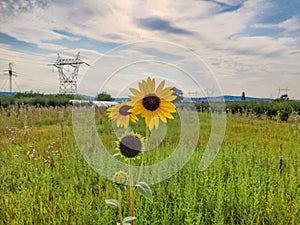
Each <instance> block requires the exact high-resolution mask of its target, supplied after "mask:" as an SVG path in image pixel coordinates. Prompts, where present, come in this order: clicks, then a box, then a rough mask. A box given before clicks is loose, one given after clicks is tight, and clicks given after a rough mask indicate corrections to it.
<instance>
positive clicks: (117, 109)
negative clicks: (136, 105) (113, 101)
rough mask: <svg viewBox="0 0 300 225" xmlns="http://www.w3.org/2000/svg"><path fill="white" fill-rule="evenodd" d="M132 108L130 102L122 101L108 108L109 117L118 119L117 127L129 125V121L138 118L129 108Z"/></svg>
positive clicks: (114, 119) (134, 120)
mask: <svg viewBox="0 0 300 225" xmlns="http://www.w3.org/2000/svg"><path fill="white" fill-rule="evenodd" d="M131 108H132V106H131V103H130V102H121V103H119V104H117V105H115V106H113V107H110V108H108V109H107V114H108V118H109V119H110V120H112V121H116V124H117V127H124V128H126V127H128V124H129V121H132V122H136V121H137V120H138V118H137V117H136V115H135V114H133V113H131V112H130V111H129V110H130V109H131Z"/></svg>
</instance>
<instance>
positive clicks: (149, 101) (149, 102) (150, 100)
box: [143, 94, 160, 111]
mask: <svg viewBox="0 0 300 225" xmlns="http://www.w3.org/2000/svg"><path fill="white" fill-rule="evenodd" d="M159 104H160V99H159V97H157V96H156V95H153V94H150V95H147V96H145V97H144V98H143V106H144V107H145V108H146V109H148V110H150V111H154V110H156V109H157V108H158V107H159Z"/></svg>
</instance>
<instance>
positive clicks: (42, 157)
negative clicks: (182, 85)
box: [0, 106, 300, 225]
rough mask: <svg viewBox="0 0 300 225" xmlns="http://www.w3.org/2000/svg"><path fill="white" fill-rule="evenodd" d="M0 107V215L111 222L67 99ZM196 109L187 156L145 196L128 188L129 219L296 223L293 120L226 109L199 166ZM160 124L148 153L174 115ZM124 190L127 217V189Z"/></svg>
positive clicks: (298, 194)
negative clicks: (194, 142) (211, 155)
mask: <svg viewBox="0 0 300 225" xmlns="http://www.w3.org/2000/svg"><path fill="white" fill-rule="evenodd" d="M0 114H1V119H0V224H10V225H11V224H18V225H19V224H100V225H104V224H105V225H108V224H116V223H117V222H119V221H118V210H114V209H112V208H109V207H108V206H107V205H106V204H105V199H110V198H116V199H117V198H118V189H117V188H116V186H115V185H114V184H113V183H112V182H111V181H109V180H106V179H105V178H103V177H101V176H100V175H99V174H97V173H96V172H95V171H94V170H93V169H92V168H91V167H90V166H89V165H88V164H87V163H86V161H85V160H84V159H83V157H82V155H81V153H80V151H79V149H78V147H77V144H76V142H75V138H74V136H73V133H72V108H71V107H70V106H69V107H55V108H54V107H47V108H46V107H45V108H37V107H32V106H28V107H26V106H24V107H20V108H19V107H15V108H14V107H12V108H9V109H3V108H2V109H1V111H0ZM199 118H200V122H201V123H200V126H201V134H200V141H199V143H198V147H197V149H196V151H195V153H194V155H193V156H192V158H191V160H190V161H189V162H188V163H187V164H186V165H185V167H184V168H183V169H182V170H180V171H179V172H178V173H177V174H176V175H174V176H173V177H172V178H170V179H169V180H166V181H163V182H161V183H158V184H154V185H151V189H152V192H153V202H150V201H148V200H146V199H145V198H143V196H141V195H139V194H137V195H136V201H135V214H136V216H137V220H136V225H140V224H141V225H144V224H151V225H154V224H157V225H159V224H163V225H176V224H178V225H179V224H195V225H198V224H232V225H235V224H270V225H271V224H272V225H274V224H278V225H280V224H295V225H296V224H300V179H299V172H300V171H299V169H300V153H299V152H300V141H299V140H300V129H299V124H298V122H297V121H296V122H293V123H292V122H279V121H274V120H269V119H267V118H264V119H263V118H261V119H257V118H253V117H251V115H248V116H245V115H240V114H238V115H237V114H235V115H228V117H227V128H226V135H225V138H224V142H223V144H222V147H221V149H220V151H219V154H218V155H217V157H216V159H215V161H214V162H213V163H212V164H211V166H210V167H209V168H208V169H206V170H205V171H204V172H200V171H199V170H198V167H199V163H200V159H201V156H202V153H203V151H204V149H205V147H206V143H207V140H208V137H209V133H210V114H208V113H199ZM96 121H97V131H98V133H99V134H100V135H101V136H102V137H103V142H104V143H105V145H106V146H107V147H108V148H111V149H113V148H114V147H113V144H114V141H115V139H114V138H113V135H112V133H111V132H112V131H111V128H110V126H109V123H108V122H107V118H106V116H105V113H104V112H103V111H101V110H97V113H96ZM298 121H299V120H298ZM169 125H170V127H171V129H168V136H167V139H166V140H165V141H164V142H163V143H162V147H161V148H160V149H159V151H156V152H155V153H153V154H157V156H155V155H154V156H152V157H153V158H155V159H160V158H163V157H164V156H165V155H164V154H162V152H165V153H168V152H170V148H171V147H172V146H171V145H172V144H171V143H173V142H174V140H173V139H172V138H176V135H178V133H177V131H178V129H176V126H178V124H177V123H176V121H174V122H171V123H170V124H169ZM148 160H150V159H148ZM149 163H151V162H149ZM123 198H124V201H123V204H124V205H123V206H124V207H122V214H123V215H124V216H127V215H128V214H129V212H128V211H129V210H128V195H127V194H126V195H124V197H123Z"/></svg>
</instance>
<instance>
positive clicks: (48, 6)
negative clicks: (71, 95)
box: [0, 0, 300, 99]
mask: <svg viewBox="0 0 300 225" xmlns="http://www.w3.org/2000/svg"><path fill="white" fill-rule="evenodd" d="M0 23H1V26H0V48H1V51H0V69H1V70H5V69H7V67H8V63H9V62H13V63H14V66H13V68H14V70H15V71H16V72H17V74H18V75H19V76H18V77H17V78H16V79H15V84H17V86H16V85H14V88H15V90H16V91H18V90H21V91H29V90H33V91H39V92H44V93H57V92H58V85H59V80H58V73H57V71H56V70H55V69H54V68H52V67H51V66H48V64H51V63H53V62H55V60H56V58H57V53H59V54H60V55H61V56H62V57H67V58H68V57H74V56H75V55H76V54H77V52H78V51H80V54H81V59H82V60H84V61H86V62H88V63H89V64H91V66H90V68H89V67H87V66H82V67H81V68H80V72H79V82H82V83H80V85H81V86H82V87H88V88H86V89H85V91H86V92H89V91H90V93H86V94H95V93H96V92H98V91H99V90H105V91H107V92H109V93H111V94H112V95H114V96H117V95H123V94H124V95H125V94H126V93H125V92H124V91H120V89H121V88H123V89H124V90H125V89H126V88H127V89H128V87H130V85H134V83H135V82H138V80H139V79H142V78H144V77H147V76H149V75H151V76H155V77H157V79H167V80H168V82H169V84H170V85H176V86H180V87H181V88H182V89H183V91H184V93H185V94H186V95H189V94H188V93H197V95H199V96H200V95H203V94H205V93H208V91H207V90H218V91H216V92H215V93H214V94H219V93H223V94H226V95H241V93H242V91H245V93H246V95H248V96H255V97H273V98H274V97H277V95H278V91H277V89H278V88H279V87H280V88H288V89H289V92H288V93H289V95H290V97H292V98H296V99H300V89H299V84H300V63H299V62H300V1H298V0H256V1H254V0H248V1H246V0H202V1H201V0H198V1H192V0H190V1H171V0H160V1H158V0H157V1H156V0H152V1H132V0H124V1H98V0H87V1H84V4H83V3H82V1H79V0H73V1H58V0H52V1H51V0H50V1H46V0H30V1H23V0H19V1H18V0H15V1H14V0H10V1H9V0H7V1H1V2H0ZM144 41H146V42H145V43H143V42H144ZM147 41H150V42H147ZM116 48H117V50H116ZM101 57H102V58H101ZM101 60H102V61H101ZM143 60H144V61H145V60H146V61H147V60H148V61H149V60H156V61H157V62H160V61H164V62H160V63H153V62H149V63H134V62H135V61H136V62H138V61H143ZM199 60H200V61H199ZM104 62H105V63H104ZM126 63H127V64H128V63H131V64H132V65H131V64H130V65H129V66H128V65H127V64H126ZM126 65H127V66H126ZM204 67H206V68H204ZM120 68H123V69H120ZM52 69H53V71H52ZM116 71H117V72H116ZM204 71H205V72H204ZM66 73H68V68H66ZM112 74H115V75H112ZM188 74H189V75H188ZM112 76H113V78H112V79H110V78H111V77H112ZM199 76H200V77H199ZM108 78H109V80H110V81H109V82H106V81H107V80H108ZM193 78H196V79H195V80H197V81H198V84H197V85H193V84H192V83H193V82H192V81H193ZM103 83H106V84H107V85H103ZM0 88H1V90H2V91H5V90H6V91H7V90H8V82H7V77H5V76H0ZM123 89H122V90H123ZM83 90H84V88H83Z"/></svg>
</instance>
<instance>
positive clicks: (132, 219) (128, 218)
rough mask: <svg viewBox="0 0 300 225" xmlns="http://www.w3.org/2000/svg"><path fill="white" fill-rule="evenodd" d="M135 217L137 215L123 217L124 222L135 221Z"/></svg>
mask: <svg viewBox="0 0 300 225" xmlns="http://www.w3.org/2000/svg"><path fill="white" fill-rule="evenodd" d="M135 219H136V217H134V216H128V217H125V218H124V219H123V224H126V223H130V222H132V221H134V220H135Z"/></svg>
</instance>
